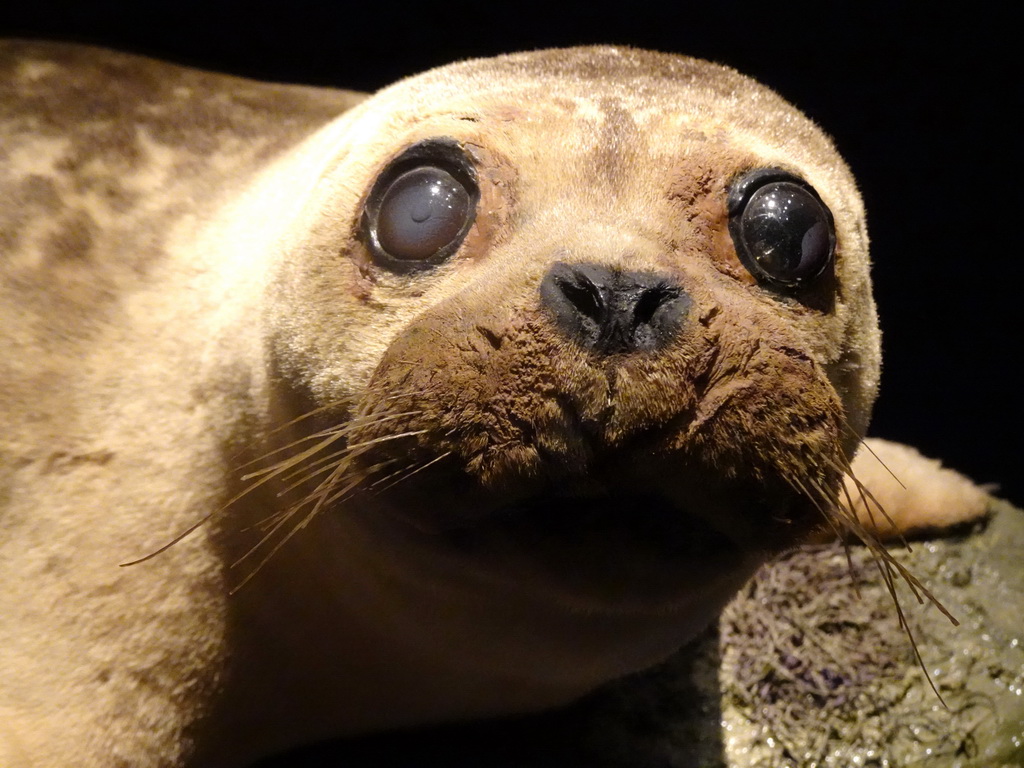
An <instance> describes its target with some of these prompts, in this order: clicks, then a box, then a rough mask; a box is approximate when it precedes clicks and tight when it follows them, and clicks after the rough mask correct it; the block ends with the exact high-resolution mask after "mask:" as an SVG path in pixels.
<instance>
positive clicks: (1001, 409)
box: [0, 0, 1024, 504]
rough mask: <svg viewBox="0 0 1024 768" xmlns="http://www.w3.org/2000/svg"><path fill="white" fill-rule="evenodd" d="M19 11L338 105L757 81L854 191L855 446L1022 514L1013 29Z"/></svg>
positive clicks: (423, 13)
mask: <svg viewBox="0 0 1024 768" xmlns="http://www.w3.org/2000/svg"><path fill="white" fill-rule="evenodd" d="M20 1H21V2H23V3H30V4H31V5H27V6H26V7H23V8H20V9H19V8H12V7H10V6H12V5H14V4H15V3H16V2H18V0H7V1H6V2H5V3H4V4H3V5H4V8H3V9H0V34H2V35H4V36H21V37H44V38H51V39H67V40H77V41H81V42H90V43H96V44H100V45H105V46H108V47H114V48H119V49H122V50H128V51H134V52H139V53H145V54H148V55H151V56H154V57H159V58H165V59H170V60H173V61H177V62H181V63H187V64H192V65H195V66H200V67H204V68H208V69H215V70H221V71H226V72H231V73H235V74H241V75H247V76H251V77H255V78H263V79H272V80H279V81H292V82H303V83H311V84H323V85H336V86H340V87H346V88H352V89H358V90H374V89H376V88H378V87H380V86H383V85H386V84H387V83H389V82H391V81H392V80H395V79H397V78H399V77H401V76H403V75H407V74H412V73H415V72H417V71H420V70H423V69H426V68H428V67H431V66H435V65H438V64H443V63H446V62H448V61H451V60H454V59H458V58H465V57H469V56H481V55H490V54H494V53H500V52H505V51H510V50H517V49H526V48H536V47H548V46H564V45H573V44H584V43H619V44H628V45H634V46H639V47H647V48H654V49H659V50H665V51H674V52H679V53H686V54H690V55H694V56H699V57H702V58H707V59H712V60H715V61H720V62H723V63H727V64H729V65H731V66H734V67H736V68H737V69H739V70H741V71H743V72H745V73H747V74H749V75H752V76H754V77H756V78H757V79H759V80H761V81H763V82H765V83H767V84H768V85H770V86H771V87H773V88H774V89H776V90H777V91H779V92H780V93H781V94H782V95H783V96H785V97H786V98H787V99H789V100H790V101H792V102H793V103H795V104H796V105H797V106H798V107H800V108H801V109H803V110H804V111H805V112H807V113H808V114H809V115H810V116H811V117H812V118H813V119H815V120H816V121H817V122H819V123H820V124H821V125H822V126H823V127H824V128H825V129H826V130H827V131H828V132H829V133H831V134H832V136H833V137H834V138H835V141H836V144H837V145H838V147H839V149H840V151H841V152H842V153H843V154H844V155H845V157H846V158H847V160H848V162H849V163H850V165H851V166H852V168H853V171H854V173H855V174H856V176H857V177H858V179H859V180H860V184H861V190H862V192H863V195H864V198H865V202H866V204H867V208H868V214H869V215H868V223H869V227H870V231H871V234H872V243H873V256H874V261H875V267H874V275H875V284H876V294H877V298H878V303H879V310H880V313H881V315H882V327H883V330H884V334H885V335H884V345H885V355H886V357H885V369H884V375H883V382H882V396H881V399H880V401H879V403H878V408H877V410H876V417H875V421H874V424H873V426H872V432H873V433H874V434H876V435H879V436H884V437H889V438H892V439H897V440H900V441H902V442H907V443H911V444H913V445H916V446H917V447H919V448H920V449H921V450H922V451H924V452H925V453H927V454H929V455H932V456H937V457H941V458H942V459H943V460H944V461H945V462H946V463H947V464H949V465H951V466H953V467H955V468H957V469H960V470H962V471H964V472H966V473H967V474H969V475H971V476H972V477H973V478H974V479H975V480H977V481H980V482H991V483H996V484H998V485H999V486H1000V487H1001V493H1000V495H1003V496H1006V497H1008V498H1010V499H1011V500H1013V501H1015V502H1016V503H1017V504H1024V478H1022V477H1021V475H1022V471H1021V470H1022V469H1024V467H1021V446H1022V444H1024V440H1022V438H1021V430H1022V428H1024V423H1022V418H1021V415H1022V411H1024V409H1022V407H1021V402H1020V392H1021V383H1020V382H1021V376H1020V374H1019V373H1018V371H1017V364H1018V361H1019V359H1020V357H1021V341H1020V338H1019V336H1020V331H1021V329H1022V325H1024V323H1022V318H1024V309H1022V304H1024V302H1022V297H1021V296H1020V291H1021V284H1022V282H1024V280H1022V277H1024V267H1022V259H1021V243H1020V240H1021V236H1020V232H1021V226H1020V221H1021V202H1022V201H1021V195H1020V192H1019V183H1020V179H1021V170H1022V164H1021V159H1020V158H1021V149H1020V148H1021V144H1022V142H1024V137H1022V135H1021V131H1020V128H1019V125H1020V123H1019V122H1018V120H1017V118H1016V115H1015V114H1011V108H1014V107H1020V106H1024V99H1022V98H1021V97H1022V88H1021V85H1020V74H1021V73H1020V68H1019V67H1018V66H1017V65H1016V62H1015V61H1011V52H1012V51H1013V50H1014V49H1015V48H1016V46H1011V45H1009V44H1004V43H1003V42H1002V40H1001V38H1002V37H1003V36H1004V34H1007V36H1008V31H1009V30H1013V29H1015V28H1016V24H1015V23H1014V22H1011V20H1010V18H1009V15H1008V12H1005V13H1003V14H1002V16H1000V13H999V12H998V11H997V10H996V9H995V7H994V6H993V5H992V4H991V3H965V4H956V5H953V6H950V7H951V10H939V9H938V8H937V7H936V5H935V4H932V3H913V4H911V3H906V4H902V3H898V2H892V3H887V4H885V5H882V4H878V5H877V6H874V5H872V4H871V3H858V4H852V3H851V4H847V3H831V4H826V3H825V2H824V0H822V2H821V3H820V4H813V3H799V2H788V3H786V2H783V0H765V1H763V2H757V3H730V2H715V1H714V0H705V2H702V3H694V2H678V3H674V4H672V5H671V6H669V5H668V4H666V5H664V6H649V5H648V6H645V5H642V4H640V3H636V2H634V3H628V2H622V0H620V1H619V2H618V3H616V4H615V5H614V6H611V5H609V6H603V5H597V4H588V5H582V4H581V5H558V4H556V3H546V4H539V3H536V2H535V1H533V2H529V3H514V2H502V1H501V0H477V2H474V3H462V2H442V1H441V0H421V1H420V2H418V3H416V4H415V5H413V4H408V3H405V4H402V5H398V4H389V3H374V2H372V0H371V2H369V3H366V4H365V7H361V6H364V4H353V3H333V4H328V3H312V2H308V0H296V1H293V2H286V3H285V2H282V3H279V4H278V5H276V6H274V7H264V6H260V5H257V4H254V3H238V4H228V3H217V2H199V1H198V0H182V1H181V2H177V3H168V2H157V3H153V2H150V3H147V2H136V3H127V2H113V1H112V0H107V1H106V2H92V3H90V2H45V1H44V2H35V3H32V0H20ZM1007 7H1009V6H1007ZM354 8H357V9H358V10H353V9H354ZM0 204H2V202H0Z"/></svg>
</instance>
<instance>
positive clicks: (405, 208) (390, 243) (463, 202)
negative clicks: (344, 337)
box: [363, 139, 479, 272]
mask: <svg viewBox="0 0 1024 768" xmlns="http://www.w3.org/2000/svg"><path fill="white" fill-rule="evenodd" d="M478 199H479V190H478V188H477V185H476V173H475V171H474V169H473V165H472V163H471V162H470V161H469V159H468V158H467V157H466V156H465V154H464V153H463V151H462V149H461V147H459V145H458V144H457V143H456V142H454V141H452V140H451V139H431V140H429V141H425V142H421V143H419V144H416V145H414V146H412V147H410V148H409V149H407V150H406V151H405V152H403V153H402V154H401V155H399V156H398V157H397V158H396V159H395V160H394V161H392V163H391V164H390V165H389V166H388V167H387V168H386V169H385V170H384V172H383V173H381V175H380V176H379V177H378V178H377V181H376V183H375V184H374V186H373V189H372V190H371V191H370V195H369V197H368V198H367V202H366V209H365V210H364V212H363V233H364V238H365V240H366V241H367V243H368V244H369V246H370V251H371V253H372V254H373V256H374V258H375V260H376V261H377V262H378V263H380V264H381V265H382V266H385V267H387V268H388V269H391V270H393V271H396V272H404V271H412V270H416V269H424V268H427V267H430V266H433V265H436V264H439V263H441V262H442V261H444V260H445V259H446V258H448V257H449V256H451V255H452V254H453V253H455V251H456V250H457V249H458V247H459V245H460V244H461V243H462V240H463V238H464V237H465V236H466V233H467V232H468V231H469V228H470V227H471V226H472V224H473V221H474V218H475V214H476V203H477V200H478Z"/></svg>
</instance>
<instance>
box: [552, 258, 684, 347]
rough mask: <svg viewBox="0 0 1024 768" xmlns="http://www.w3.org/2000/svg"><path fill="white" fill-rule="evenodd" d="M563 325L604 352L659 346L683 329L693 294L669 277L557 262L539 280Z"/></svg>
mask: <svg viewBox="0 0 1024 768" xmlns="http://www.w3.org/2000/svg"><path fill="white" fill-rule="evenodd" d="M540 297H541V303H542V304H543V305H544V306H545V307H546V308H547V309H548V310H550V311H551V312H553V313H554V316H555V321H556V323H557V325H558V328H559V329H560V330H561V331H562V332H563V333H564V334H566V335H567V336H569V337H570V338H571V339H574V340H575V341H577V342H579V343H580V344H582V345H583V346H584V347H586V348H588V349H592V350H593V351H595V352H598V353H601V354H614V353H617V352H635V351H638V350H654V349H659V348H660V347H663V346H664V345H665V344H667V343H668V342H669V341H670V340H671V339H672V338H673V337H674V336H675V335H676V333H677V332H678V331H679V329H680V327H681V326H682V324H683V320H684V319H685V317H686V313H687V312H688V311H689V309H690V303H691V301H690V297H689V296H688V295H687V294H686V292H685V291H683V289H682V288H681V287H680V286H679V285H677V284H675V283H673V282H672V281H670V280H667V279H666V278H664V277H662V276H660V275H655V274H649V273H644V272H627V271H621V270H612V269H607V268H606V267H601V266H597V265H596V264H565V263H563V262H556V263H555V264H554V265H553V266H552V267H551V269H550V270H548V273H547V274H546V275H545V276H544V279H543V280H542V281H541V284H540Z"/></svg>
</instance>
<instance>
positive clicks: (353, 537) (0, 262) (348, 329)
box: [0, 43, 879, 767]
mask: <svg viewBox="0 0 1024 768" xmlns="http://www.w3.org/2000/svg"><path fill="white" fill-rule="evenodd" d="M0 70H2V76H0V83H2V85H0V88H2V89H3V94H2V97H0V105H2V106H0V110H2V123H3V142H2V146H0V184H2V186H3V190H4V192H3V199H4V200H5V203H4V205H3V208H2V210H0V313H2V324H3V331H2V333H0V413H2V414H3V432H2V434H0V489H2V493H0V503H2V505H3V506H2V507H0V584H2V585H3V586H2V588H0V615H2V616H3V620H2V622H0V679H2V680H3V683H2V687H0V724H2V725H0V755H3V756H4V765H26V766H36V767H41V766H58V765H71V764H75V765H82V766H114V765H122V764H130V765H133V766H169V765H183V764H188V765H207V764H209V765H230V764H239V763H244V762H245V761H247V760H251V759H255V758H257V757H259V756H261V755H265V754H268V753H270V752H272V751H274V750H279V749H283V748H285V747H287V746H290V745H294V744H298V743H303V742H308V741H311V740H314V739H319V738H327V737H331V736H337V735H344V734H350V733H357V732H363V731H369V730H378V729H383V728H393V727H400V726H406V725H410V724H419V723H428V722H439V721H445V720H454V719H460V718H471V717H481V716H486V715H493V714H499V713H508V712H521V711H530V710H537V709H542V708H545V707H551V706H555V705H558V704H561V703H564V702H567V701H570V700H572V699H574V698H576V697H578V696H580V695H582V694H584V693H586V692H587V691H589V690H592V689H593V688H594V687H596V686H597V685H599V684H600V683H602V682H604V681H606V680H609V679H611V678H614V677H617V676H620V675H623V674H625V673H628V672H631V671H634V670H637V669H641V668H644V667H646V666H649V665H651V664H653V663H655V662H657V661H659V660H661V659H663V658H665V657H666V656H667V655H668V654H670V653H671V652H672V651H673V650H675V649H676V648H678V647H679V646H680V645H682V644H683V643H685V642H686V641H687V640H688V639H689V638H691V637H692V636H693V635H694V634H695V633H696V632H697V631H699V630H700V629H701V628H702V627H704V626H705V625H706V624H707V623H708V622H709V621H710V620H711V619H712V618H713V617H714V615H715V614H716V612H717V611H718V610H719V608H720V607H721V606H722V604H723V603H724V602H725V601H726V599H727V598H728V597H729V595H730V594H731V593H732V592H733V591H735V590H736V589H737V588H738V587H739V586H740V585H741V584H742V583H743V581H744V580H745V579H746V578H747V577H748V576H749V575H750V574H751V573H752V572H753V570H754V569H755V568H756V567H757V566H758V565H759V564H760V563H761V562H763V561H764V560H765V559H766V558H767V557H769V556H771V555H772V554H773V553H775V552H778V551H780V550H781V549H783V548H785V547H787V546H789V545H791V544H793V543H795V542H797V541H799V540H800V539H801V538H802V537H804V536H806V535H807V534H808V533H810V532H811V531H812V530H813V529H815V528H816V527H819V526H821V525H822V524H823V522H824V518H823V515H825V514H826V513H827V511H828V510H829V509H832V508H833V507H835V504H836V501H837V499H838V494H839V488H840V482H841V477H842V475H843V472H844V470H845V469H846V468H847V467H848V457H851V456H852V455H853V453H854V450H855V448H856V445H857V443H858V440H859V435H862V434H863V432H864V429H865V427H866V425H867V421H868V418H869V412H870V408H871V404H872V402H873V399H874V397H875V391H876V385H877V378H878V366H879V360H878V331H877V325H876V320H875V311H874V306H873V304H872V299H871V295H870V289H869V279H868V256H867V236H866V232H865V226H864V216H863V211H862V208H861V203H860V199H859V197H858V195H857V192H856V189H855V186H854V182H853V180H852V178H851V176H850V174H849V172H848V170H847V168H846V166H845V165H844V164H843V162H842V161H841V160H840V158H839V157H838V156H837V154H836V152H835V151H834V149H833V147H832V145H831V143H830V142H829V140H828V139H827V138H826V137H825V136H824V135H823V134H822V133H821V132H820V131H819V130H818V129H817V128H816V127H815V126H814V125H813V124H811V123H810V122H809V121H808V120H807V119H806V118H805V117H803V116H802V115H801V114H800V113H798V112H797V111H796V110H795V109H794V108H792V107H791V106H789V105H788V104H786V103H785V102H784V101H783V100H782V99H780V98H779V97H778V96H776V95H775V94H774V93H772V92H770V91H769V90H767V89H766V88H764V87H763V86H760V85H758V84H756V83H754V82H752V81H751V80H749V79H747V78H745V77H743V76H741V75H739V74H737V73H735V72H733V71H731V70H729V69H726V68H724V67H720V66H717V65H712V64H708V63H705V62H700V61H695V60H691V59H686V58H682V57H678V56H670V55H662V54H654V53H646V52H641V51H634V50H627V49H617V48H584V49H570V50H563V51H546V52H538V53H531V54H521V55H512V56H507V57H501V58H497V59H490V60H479V61H471V62H465V63H460V64H455V65H452V66H450V67H446V68H442V69H439V70H435V71H432V72H429V73H427V74H424V75H421V76H418V77H415V78H411V79H409V80H406V81H403V82H400V83H398V84H397V85H395V86H393V87H391V88H388V89H386V90H384V91H382V92H381V93H379V94H377V95H375V96H373V97H372V98H368V99H367V98H365V97H363V96H361V95H359V94H354V93H350V92H343V91H330V90H321V89H311V88H303V87H292V86H276V85H265V84H258V83H252V82H248V81H244V80H239V79H236V78H230V77H224V76H218V75H211V74H207V73H201V72H196V71H192V70H187V69H183V68H179V67H175V66H171V65H166V64H160V63H155V62H151V61H147V60H142V59H139V58H136V57H131V56H125V55H120V54H115V53H110V52H104V51H98V50H94V49H85V48H77V47H67V46H48V45H37V44H29V43H10V44H7V45H5V46H4V47H3V48H2V53H0ZM766 185H767V186H766ZM771 185H776V186H771ZM787 185H788V186H787ZM751 190H753V191H751ZM766 190H767V191H766ZM758 195H760V197H758ZM755 199H756V200H759V201H760V202H756V203H755V202H752V201H754V200H755ZM773 201H774V203H773ZM794 201H795V202H794ZM773 204H776V205H783V207H785V206H791V210H792V211H794V213H792V216H793V217H796V219H799V220H800V221H805V220H806V221H805V223H804V224H799V222H798V224H797V225H796V226H797V228H798V231H797V235H796V240H793V236H792V232H791V231H790V230H791V229H792V226H791V224H790V223H787V222H790V219H788V218H786V216H780V215H779V214H778V213H777V212H776V210H775V208H773V207H772V205H773ZM754 206H760V207H759V208H755V207H754ZM787 210H790V209H789V208H787ZM755 214H756V215H755ZM788 215H789V214H787V216H788ZM801 216H802V217H804V218H802V219H801V218H800V217H801ZM758 217H760V218H758ZM807 217H810V218H807ZM796 219H794V220H796ZM780 222H781V224H780ZM744 226H746V227H748V228H752V229H751V231H753V229H756V231H757V232H759V233H761V234H758V235H756V237H755V236H754V235H750V234H749V233H747V234H745V233H744V230H743V229H742V227H744ZM773 227H776V228H778V227H782V231H783V235H784V236H783V237H782V240H779V239H778V238H777V237H776V236H775V235H773V234H771V233H772V232H775V231H776V230H775V229H772V228H773ZM787 227H789V229H787ZM765 232H768V234H764V233H765ZM787 233H788V234H787ZM762 235H763V236H762ZM757 237H760V238H761V240H757ZM773 237H776V239H775V240H772V239H771V238H773ZM765 238H768V240H765ZM786 238H789V239H786ZM762 241H764V242H769V245H771V244H772V243H775V244H776V245H778V244H779V243H782V245H779V246H778V247H780V248H783V249H784V250H785V249H786V248H788V249H789V250H788V251H785V253H784V254H783V255H784V256H785V258H782V257H775V256H771V254H770V253H769V254H768V255H765V253H767V252H766V251H764V250H763V249H762V250H761V251H757V248H760V247H761V246H758V245H756V243H758V242H762ZM783 241H784V242H783ZM794 242H795V243H796V245H794V244H793V243H794ZM786 243H788V245H786ZM772 247H775V246H772ZM751 249H753V255H751ZM769 250H771V249H769ZM786 254H789V255H788V256H787V255H786ZM794 254H795V255H794ZM780 259H781V260H780ZM806 260H813V263H811V264H810V266H808V265H806V264H805V263H804V262H805V261H806ZM183 533H187V534H188V535H184V536H181V534H183ZM169 542H174V543H173V545H171V546H169V547H166V548H165V545H166V544H168V543H169ZM156 552H158V554H153V553H156ZM147 554H153V556H152V557H149V558H146V559H144V561H143V562H139V563H137V564H134V565H130V566H127V567H121V564H122V563H125V562H126V561H129V560H134V559H139V558H141V557H142V556H144V555H147Z"/></svg>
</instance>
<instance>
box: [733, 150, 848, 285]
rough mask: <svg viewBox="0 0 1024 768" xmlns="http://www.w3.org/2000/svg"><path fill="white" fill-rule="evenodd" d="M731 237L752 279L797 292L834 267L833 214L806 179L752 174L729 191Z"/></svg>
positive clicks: (772, 171)
mask: <svg viewBox="0 0 1024 768" xmlns="http://www.w3.org/2000/svg"><path fill="white" fill-rule="evenodd" d="M729 233H730V234H731V235H732V239H733V243H734V244H735V246H736V252H737V254H738V255H739V257H740V260H741V261H742V262H743V265H744V266H745V267H746V268H747V269H748V270H750V272H751V274H753V275H754V276H755V277H757V278H758V279H759V280H761V281H763V282H768V283H771V284H775V285H777V286H781V287H788V288H792V287H796V286H800V285H803V284H806V283H808V282H809V281H811V280H813V279H814V278H815V277H817V276H818V275H820V274H821V273H822V272H824V271H825V269H826V268H827V267H828V266H829V265H830V264H831V263H832V257H833V254H834V252H835V243H836V234H835V225H834V224H833V221H832V214H831V212H829V210H828V208H826V207H825V204H824V203H822V202H821V198H819V197H818V194H817V192H815V191H814V189H813V188H812V187H811V186H810V185H809V184H808V183H807V182H805V181H803V179H800V178H798V177H796V176H794V175H792V174H790V173H786V172H785V171H782V170H779V169H777V168H767V169H760V170H756V171H752V172H751V173H748V174H747V175H745V176H743V177H741V178H740V179H739V180H738V182H737V183H735V184H734V185H733V186H732V188H731V189H730V191H729Z"/></svg>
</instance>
